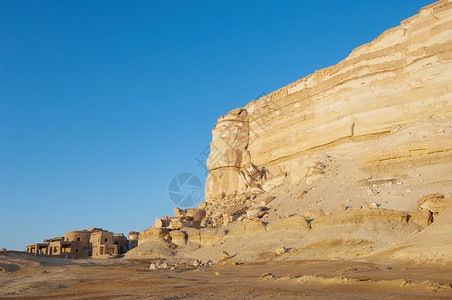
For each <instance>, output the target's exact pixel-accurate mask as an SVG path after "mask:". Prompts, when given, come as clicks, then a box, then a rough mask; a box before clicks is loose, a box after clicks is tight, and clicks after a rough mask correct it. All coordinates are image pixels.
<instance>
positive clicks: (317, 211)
mask: <svg viewBox="0 0 452 300" xmlns="http://www.w3.org/2000/svg"><path fill="white" fill-rule="evenodd" d="M324 215H325V211H324V210H323V209H321V208H311V209H310V210H308V212H307V213H306V214H305V216H306V218H308V219H314V218H317V217H320V216H324Z"/></svg>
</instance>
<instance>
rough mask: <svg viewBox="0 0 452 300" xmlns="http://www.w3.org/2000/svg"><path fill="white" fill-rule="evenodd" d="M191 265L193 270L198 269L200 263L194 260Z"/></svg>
mask: <svg viewBox="0 0 452 300" xmlns="http://www.w3.org/2000/svg"><path fill="white" fill-rule="evenodd" d="M191 265H192V266H193V267H195V268H199V266H201V262H200V261H199V259H195V260H194V261H193V262H192V264H191Z"/></svg>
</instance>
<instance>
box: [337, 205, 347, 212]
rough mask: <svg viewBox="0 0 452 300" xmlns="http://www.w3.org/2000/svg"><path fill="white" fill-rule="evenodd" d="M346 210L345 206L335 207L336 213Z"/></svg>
mask: <svg viewBox="0 0 452 300" xmlns="http://www.w3.org/2000/svg"><path fill="white" fill-rule="evenodd" d="M346 210H347V205H345V204H343V203H342V204H341V205H339V206H338V207H337V211H346Z"/></svg>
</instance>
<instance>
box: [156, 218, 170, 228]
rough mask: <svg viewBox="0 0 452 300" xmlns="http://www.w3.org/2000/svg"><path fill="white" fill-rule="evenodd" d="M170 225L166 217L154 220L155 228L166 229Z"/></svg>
mask: <svg viewBox="0 0 452 300" xmlns="http://www.w3.org/2000/svg"><path fill="white" fill-rule="evenodd" d="M169 225H170V221H169V220H168V219H167V217H163V218H161V219H159V218H155V225H154V226H155V228H166V227H168V226H169Z"/></svg>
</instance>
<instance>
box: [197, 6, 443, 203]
mask: <svg viewBox="0 0 452 300" xmlns="http://www.w3.org/2000/svg"><path fill="white" fill-rule="evenodd" d="M451 78H452V14H451V3H450V1H439V2H437V3H435V4H433V5H430V6H427V7H425V8H423V9H422V10H421V11H420V12H419V14H418V15H416V16H414V17H412V18H409V19H407V20H405V21H403V22H401V24H400V26H398V27H396V28H392V29H389V30H387V31H386V32H384V33H383V34H382V35H381V36H379V37H378V38H376V39H375V40H374V41H372V42H370V43H368V44H365V45H363V46H361V47H358V48H357V49H355V50H353V52H352V53H351V54H350V55H349V56H348V57H347V58H346V59H344V60H343V61H341V62H340V63H338V64H337V65H334V66H331V67H328V68H325V69H321V70H318V71H316V72H315V73H314V74H312V75H309V76H307V77H305V78H302V79H300V80H297V81H296V82H294V83H291V84H289V85H288V86H286V87H283V88H281V89H279V90H277V91H275V92H273V93H271V94H269V95H266V96H264V97H262V98H260V99H258V100H256V101H252V102H250V103H248V104H247V105H246V106H245V107H244V108H238V109H235V110H233V111H231V112H229V113H228V114H227V115H225V116H222V117H220V118H219V119H218V122H217V124H216V125H215V128H214V129H213V130H212V143H211V153H210V156H209V158H208V164H207V165H208V170H209V176H208V178H207V183H206V201H209V202H212V201H215V200H216V199H221V198H222V197H223V196H224V195H226V196H227V195H232V194H236V193H243V192H244V191H249V190H252V191H255V192H261V191H262V190H271V189H272V188H274V186H277V185H278V184H280V183H281V182H282V181H283V180H284V178H285V175H286V174H287V179H288V180H289V181H290V182H291V183H292V184H296V183H297V182H299V181H300V180H303V179H305V178H306V177H307V176H308V175H309V174H308V173H309V171H310V166H309V161H308V159H307V158H308V157H307V154H309V153H312V152H313V151H315V150H317V149H321V148H322V147H327V146H329V145H332V144H333V143H336V144H337V143H342V142H345V141H350V140H360V139H364V138H369V137H371V138H374V139H378V138H379V137H381V136H384V135H387V134H394V133H395V132H397V131H399V130H400V129H403V128H408V127H410V126H411V125H413V124H419V123H420V122H421V123H425V122H429V121H439V120H443V119H444V118H450V117H451V115H452V100H451V99H452V82H451ZM430 135H431V134H430ZM430 137H431V136H430ZM419 138H420V137H415V138H411V139H409V138H408V139H406V140H404V141H400V142H398V143H396V144H395V145H390V146H389V145H388V146H387V147H385V148H380V147H378V148H377V147H375V146H374V149H366V150H367V152H368V154H369V155H368V157H367V159H365V160H366V161H369V162H378V161H384V160H389V159H393V158H399V157H406V158H409V157H412V156H417V155H425V154H429V153H439V152H446V151H450V150H451V149H452V135H451V134H450V131H449V132H448V134H447V135H446V134H445V135H442V136H441V137H438V136H435V137H434V138H433V139H431V138H428V139H422V137H421V139H419ZM336 144H335V145H336ZM275 177H277V179H274V178H275ZM266 181H270V182H268V183H267V186H265V182H266Z"/></svg>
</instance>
